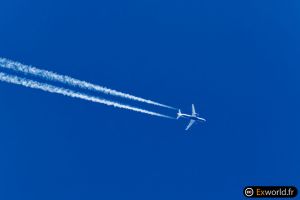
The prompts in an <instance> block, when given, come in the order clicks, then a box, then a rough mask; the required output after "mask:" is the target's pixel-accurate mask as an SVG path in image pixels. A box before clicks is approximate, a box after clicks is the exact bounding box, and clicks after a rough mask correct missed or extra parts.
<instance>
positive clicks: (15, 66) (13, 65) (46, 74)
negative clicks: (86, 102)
mask: <svg viewBox="0 0 300 200" xmlns="http://www.w3.org/2000/svg"><path fill="white" fill-rule="evenodd" d="M0 66H1V67H2V68H6V69H10V70H14V71H18V72H22V73H24V74H31V75H34V76H37V77H42V78H45V79H47V80H50V81H56V82H61V83H64V84H68V85H71V86H77V87H80V88H83V89H88V90H93V91H98V92H102V93H105V94H109V95H113V96H118V97H122V98H126V99H131V100H134V101H139V102H143V103H148V104H152V105H156V106H161V107H164V108H170V109H176V108H173V107H171V106H168V105H164V104H161V103H157V102H155V101H152V100H147V99H144V98H141V97H136V96H133V95H130V94H126V93H123V92H119V91H116V90H112V89H109V88H106V87H103V86H99V85H95V84H92V83H88V82H86V81H81V80H78V79H75V78H72V77H69V76H65V75H60V74H57V73H55V72H51V71H47V70H43V69H38V68H36V67H32V66H29V65H24V64H21V63H18V62H14V61H11V60H9V59H6V58H1V57H0Z"/></svg>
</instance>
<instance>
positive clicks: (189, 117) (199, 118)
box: [180, 114, 206, 121]
mask: <svg viewBox="0 0 300 200" xmlns="http://www.w3.org/2000/svg"><path fill="white" fill-rule="evenodd" d="M180 117H183V118H187V119H192V120H195V121H206V120H205V119H204V118H201V117H197V116H193V115H188V114H180Z"/></svg>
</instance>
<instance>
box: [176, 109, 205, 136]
mask: <svg viewBox="0 0 300 200" xmlns="http://www.w3.org/2000/svg"><path fill="white" fill-rule="evenodd" d="M180 117H183V118H187V119H190V123H189V124H188V126H187V127H186V129H185V130H186V131H187V130H189V128H190V127H191V126H192V125H193V124H194V123H195V122H196V121H198V122H201V121H204V122H206V119H204V118H201V117H198V113H196V110H195V106H194V104H192V114H191V115H188V114H184V113H182V112H181V111H180V109H179V110H178V113H177V119H179V118H180Z"/></svg>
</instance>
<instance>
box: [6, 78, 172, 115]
mask: <svg viewBox="0 0 300 200" xmlns="http://www.w3.org/2000/svg"><path fill="white" fill-rule="evenodd" d="M0 81H3V82H7V83H13V84H16V85H22V86H25V87H29V88H34V89H40V90H43V91H46V92H50V93H56V94H61V95H64V96H68V97H73V98H79V99H83V100H87V101H91V102H95V103H101V104H105V105H107V106H113V107H116V108H122V109H127V110H131V111H135V112H140V113H144V114H148V115H153V116H157V117H164V118H169V119H173V118H172V117H169V116H167V115H163V114H159V113H156V112H152V111H148V110H144V109H141V108H136V107H132V106H129V105H125V104H120V103H117V102H113V101H108V100H105V99H101V98H98V97H95V96H89V95H87V94H84V93H79V92H75V91H72V90H69V89H65V88H60V87H56V86H53V85H49V84H45V83H40V82H37V81H33V80H29V79H25V78H20V77H18V76H12V75H8V74H6V73H2V72H0Z"/></svg>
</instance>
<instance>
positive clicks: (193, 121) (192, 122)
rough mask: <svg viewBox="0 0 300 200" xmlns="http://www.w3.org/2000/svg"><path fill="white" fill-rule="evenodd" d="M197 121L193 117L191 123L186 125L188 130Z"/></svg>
mask: <svg viewBox="0 0 300 200" xmlns="http://www.w3.org/2000/svg"><path fill="white" fill-rule="evenodd" d="M194 123H195V120H193V119H191V121H190V123H189V125H188V126H187V127H186V129H185V130H186V131H187V130H189V128H190V127H191V126H192V125H193V124H194Z"/></svg>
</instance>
